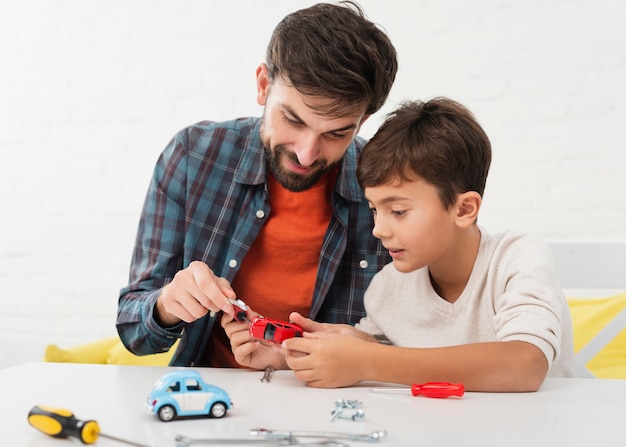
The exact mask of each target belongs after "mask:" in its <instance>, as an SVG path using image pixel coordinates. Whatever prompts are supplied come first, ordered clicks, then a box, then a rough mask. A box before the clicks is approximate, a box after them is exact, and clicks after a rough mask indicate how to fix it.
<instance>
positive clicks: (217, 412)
mask: <svg viewBox="0 0 626 447" xmlns="http://www.w3.org/2000/svg"><path fill="white" fill-rule="evenodd" d="M226 411H227V408H226V404H225V403H224V402H215V403H214V404H213V406H211V411H210V414H211V416H213V417H214V418H223V417H224V416H226Z"/></svg>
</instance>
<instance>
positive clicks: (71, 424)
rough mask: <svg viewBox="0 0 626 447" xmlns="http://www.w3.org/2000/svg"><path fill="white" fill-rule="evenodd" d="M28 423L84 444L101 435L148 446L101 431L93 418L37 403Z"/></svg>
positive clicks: (135, 444)
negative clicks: (85, 418) (76, 439)
mask: <svg viewBox="0 0 626 447" xmlns="http://www.w3.org/2000/svg"><path fill="white" fill-rule="evenodd" d="M28 423H29V424H30V425H32V426H33V427H35V428H36V429H37V430H39V431H41V432H43V433H45V434H47V435H50V436H52V437H54V438H68V437H70V436H75V437H76V438H78V439H80V440H81V441H82V442H83V444H93V443H94V442H96V440H97V439H98V437H99V436H102V437H103V438H108V439H112V440H114V441H117V442H122V443H124V444H129V445H134V446H136V447H147V446H146V445H144V444H138V443H136V442H132V441H127V440H125V439H120V438H116V437H115V436H109V435H105V434H104V433H100V426H99V425H98V423H97V422H96V421H93V420H86V421H85V420H81V419H77V418H76V417H75V416H74V414H73V413H72V412H71V411H69V410H64V409H62V408H52V407H47V406H43V405H36V406H34V407H33V408H32V409H31V410H30V411H29V412H28Z"/></svg>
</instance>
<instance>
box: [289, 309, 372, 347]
mask: <svg viewBox="0 0 626 447" xmlns="http://www.w3.org/2000/svg"><path fill="white" fill-rule="evenodd" d="M289 321H291V322H292V323H295V324H297V325H298V326H300V327H301V328H302V329H303V330H304V332H324V333H327V334H338V335H339V334H341V335H351V336H353V337H356V338H360V339H361V340H364V341H369V342H374V343H378V340H376V339H375V338H374V337H372V336H371V335H369V334H366V333H365V332H363V331H360V330H358V329H356V328H354V327H353V326H350V325H349V324H330V323H318V322H317V321H313V320H311V319H310V318H306V317H303V316H302V315H300V314H299V313H298V312H292V313H291V314H290V315H289Z"/></svg>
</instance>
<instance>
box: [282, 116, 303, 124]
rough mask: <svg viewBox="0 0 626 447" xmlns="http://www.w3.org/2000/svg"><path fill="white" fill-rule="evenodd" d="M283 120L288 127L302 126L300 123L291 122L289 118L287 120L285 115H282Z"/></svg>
mask: <svg viewBox="0 0 626 447" xmlns="http://www.w3.org/2000/svg"><path fill="white" fill-rule="evenodd" d="M283 119H284V120H285V121H286V122H287V124H289V125H290V126H294V127H299V126H302V123H301V122H300V121H296V120H293V119H291V118H289V117H288V116H287V115H283Z"/></svg>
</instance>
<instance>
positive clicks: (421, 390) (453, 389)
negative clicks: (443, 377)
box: [370, 382, 465, 398]
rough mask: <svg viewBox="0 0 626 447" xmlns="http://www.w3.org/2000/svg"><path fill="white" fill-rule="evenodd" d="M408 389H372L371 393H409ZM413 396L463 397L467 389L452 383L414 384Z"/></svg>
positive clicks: (412, 388)
mask: <svg viewBox="0 0 626 447" xmlns="http://www.w3.org/2000/svg"><path fill="white" fill-rule="evenodd" d="M407 390H408V388H372V389H371V390H370V391H374V392H382V393H386V392H397V391H403V392H404V391H407ZM411 394H412V395H413V396H426V397H438V398H442V397H452V396H458V397H461V396H462V395H463V394H465V387H464V386H463V384H462V383H450V382H426V383H422V384H417V383H414V384H413V385H411Z"/></svg>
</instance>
